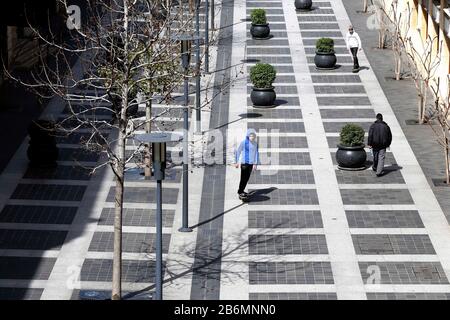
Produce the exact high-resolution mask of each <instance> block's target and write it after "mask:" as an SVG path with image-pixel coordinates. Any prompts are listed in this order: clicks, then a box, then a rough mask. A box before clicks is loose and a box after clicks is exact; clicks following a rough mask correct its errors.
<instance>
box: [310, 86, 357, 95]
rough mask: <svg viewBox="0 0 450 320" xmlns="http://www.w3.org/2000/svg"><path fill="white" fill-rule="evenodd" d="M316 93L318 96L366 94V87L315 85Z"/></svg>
mask: <svg viewBox="0 0 450 320" xmlns="http://www.w3.org/2000/svg"><path fill="white" fill-rule="evenodd" d="M314 91H315V92H316V93H317V94H325V93H329V94H347V93H366V90H365V89H364V86H358V85H345V86H341V85H315V86H314Z"/></svg>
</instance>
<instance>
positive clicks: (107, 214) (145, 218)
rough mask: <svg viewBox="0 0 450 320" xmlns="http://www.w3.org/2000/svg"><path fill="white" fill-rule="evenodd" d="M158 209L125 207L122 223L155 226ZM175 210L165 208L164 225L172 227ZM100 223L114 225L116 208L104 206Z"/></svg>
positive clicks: (125, 224)
mask: <svg viewBox="0 0 450 320" xmlns="http://www.w3.org/2000/svg"><path fill="white" fill-rule="evenodd" d="M155 213H156V210H152V209H133V208H124V209H123V212H122V225H123V226H130V227H154V226H156V221H155ZM174 214H175V211H174V210H163V214H162V226H163V228H164V227H165V228H168V227H171V226H172V224H173V219H174ZM98 224H99V225H107V226H112V225H114V208H104V209H103V210H102V213H101V216H100V219H99V221H98Z"/></svg>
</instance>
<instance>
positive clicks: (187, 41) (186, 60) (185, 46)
mask: <svg viewBox="0 0 450 320" xmlns="http://www.w3.org/2000/svg"><path fill="white" fill-rule="evenodd" d="M174 39H175V40H178V41H180V43H181V64H182V67H183V69H184V108H183V109H184V110H183V111H184V112H183V124H184V125H183V129H184V130H183V131H184V132H183V216H182V226H181V228H180V229H178V231H180V232H191V231H192V229H191V228H189V222H188V219H189V215H188V183H189V180H188V174H189V167H188V163H189V154H188V148H189V142H188V132H189V82H188V77H187V75H188V70H189V65H190V61H191V52H190V51H191V44H192V41H193V40H196V39H198V38H197V37H194V36H192V35H190V34H180V35H177V36H175V38H174Z"/></svg>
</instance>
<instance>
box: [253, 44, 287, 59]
mask: <svg viewBox="0 0 450 320" xmlns="http://www.w3.org/2000/svg"><path fill="white" fill-rule="evenodd" d="M268 45H269V46H270V44H268ZM247 54H249V55H262V56H263V55H282V54H291V50H290V49H289V48H288V47H273V48H253V47H252V48H247Z"/></svg>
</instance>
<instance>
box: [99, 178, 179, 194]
mask: <svg viewBox="0 0 450 320" xmlns="http://www.w3.org/2000/svg"><path fill="white" fill-rule="evenodd" d="M108 185H110V186H111V187H114V186H115V185H116V182H115V181H113V180H111V181H109V182H108ZM162 185H163V191H162V192H163V194H164V189H179V188H180V185H179V183H167V182H166V183H164V182H163V184H162ZM124 186H125V187H129V188H148V187H156V182H155V181H154V180H150V181H148V180H143V181H125V184H124Z"/></svg>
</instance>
